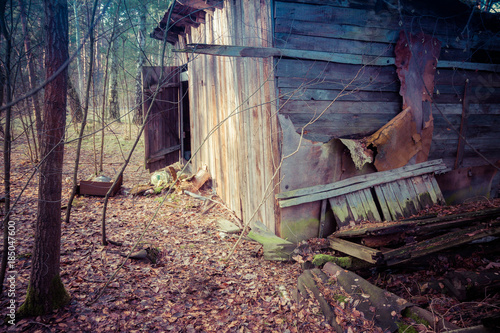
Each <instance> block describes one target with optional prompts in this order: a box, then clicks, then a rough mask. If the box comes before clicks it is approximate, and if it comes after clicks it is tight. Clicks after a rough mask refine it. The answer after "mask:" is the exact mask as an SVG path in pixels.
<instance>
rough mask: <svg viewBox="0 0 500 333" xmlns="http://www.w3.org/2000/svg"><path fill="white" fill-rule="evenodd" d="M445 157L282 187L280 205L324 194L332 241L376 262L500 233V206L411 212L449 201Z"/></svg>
mask: <svg viewBox="0 0 500 333" xmlns="http://www.w3.org/2000/svg"><path fill="white" fill-rule="evenodd" d="M445 170H446V166H445V165H444V164H443V162H442V161H441V160H435V161H428V162H424V163H419V164H415V165H409V166H404V167H402V168H398V169H393V170H390V171H384V172H377V173H373V174H368V175H363V176H358V177H353V178H349V179H345V180H342V181H339V182H336V183H333V184H327V185H320V186H314V187H309V188H304V189H297V190H293V191H288V192H284V193H280V194H278V195H277V198H278V199H280V202H279V204H280V207H290V206H293V205H298V204H302V203H306V202H313V201H318V200H321V201H322V202H323V205H322V213H321V215H322V216H321V218H320V235H319V236H320V237H322V236H323V235H322V232H321V230H322V229H323V227H324V223H325V221H324V220H325V217H324V216H325V210H326V207H327V203H329V204H330V207H331V209H332V211H333V215H334V216H335V220H336V223H337V227H336V229H337V232H335V233H334V234H333V235H331V236H329V237H328V239H329V242H330V247H331V248H332V249H334V250H337V251H339V252H343V253H345V254H348V255H351V256H353V257H356V258H359V259H362V260H364V261H366V262H368V263H371V264H377V265H389V266H390V265H395V264H399V263H403V262H406V261H409V260H412V259H414V258H417V257H421V256H424V255H427V254H431V253H434V252H437V251H440V250H444V249H446V248H449V247H452V246H457V245H461V244H465V243H468V242H471V241H473V240H477V239H481V238H484V237H486V236H492V235H496V234H500V220H499V219H496V218H497V217H499V216H500V209H498V208H495V209H489V210H483V211H478V212H472V213H465V214H454V215H448V216H441V217H438V216H436V215H434V216H430V217H429V216H427V217H424V218H422V217H419V218H411V219H410V217H411V216H414V215H415V214H416V213H418V212H421V211H422V210H424V209H425V208H428V207H430V206H433V205H435V204H439V205H444V204H445V201H444V198H443V195H442V193H441V190H440V189H439V186H438V184H437V182H436V180H435V178H434V173H435V172H444V171H445Z"/></svg>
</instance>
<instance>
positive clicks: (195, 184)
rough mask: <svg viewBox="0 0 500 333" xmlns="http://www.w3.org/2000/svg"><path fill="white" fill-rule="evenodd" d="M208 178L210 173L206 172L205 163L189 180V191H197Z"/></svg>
mask: <svg viewBox="0 0 500 333" xmlns="http://www.w3.org/2000/svg"><path fill="white" fill-rule="evenodd" d="M209 179H210V173H208V170H207V167H206V165H205V166H204V167H202V168H200V170H198V172H197V173H196V174H195V175H194V177H193V179H192V180H191V191H192V192H196V191H198V190H199V189H200V188H201V187H202V186H203V185H205V183H206V182H207V181H208V180H209Z"/></svg>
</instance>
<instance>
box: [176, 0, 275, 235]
mask: <svg viewBox="0 0 500 333" xmlns="http://www.w3.org/2000/svg"><path fill="white" fill-rule="evenodd" d="M185 3H186V4H187V5H189V1H185ZM271 8H272V7H271V3H270V1H269V0H265V1H245V0H236V1H224V2H223V8H221V9H215V10H206V15H205V23H204V24H201V25H199V26H198V27H191V28H188V29H187V30H186V34H185V35H184V36H182V35H181V36H180V38H179V42H178V43H177V45H176V47H179V48H182V47H184V46H185V45H186V44H197V43H206V44H222V45H240V46H259V47H269V46H272V30H271V21H270V20H271ZM178 56H179V57H180V58H179V61H178V62H179V64H181V63H187V64H188V72H189V90H188V92H189V102H190V111H191V112H190V117H191V138H192V153H193V154H195V153H196V155H195V157H194V166H195V168H198V167H200V166H201V165H202V164H207V165H208V169H209V172H210V173H211V175H212V177H213V179H214V181H215V187H216V190H217V194H218V195H219V196H220V197H221V198H222V200H223V201H224V202H225V203H226V204H227V205H228V206H229V207H230V208H231V209H232V210H234V211H235V212H236V214H237V215H238V216H240V217H241V218H242V219H243V220H244V221H245V222H249V221H250V220H251V219H252V218H253V221H255V220H260V221H262V222H263V223H264V224H265V225H267V226H268V227H269V228H270V229H271V230H273V231H275V230H276V229H277V228H278V224H279V220H278V218H277V210H276V209H277V208H276V205H275V201H274V194H275V191H276V186H275V185H276V184H277V182H278V180H279V178H278V177H274V173H275V170H276V168H277V166H278V164H279V148H278V140H277V137H278V124H277V117H276V106H275V105H276V100H275V98H274V96H275V85H274V72H273V61H272V58H267V59H254V58H236V57H234V58H233V57H216V56H210V55H196V54H187V55H183V56H182V55H178ZM198 149H199V151H197V150H198Z"/></svg>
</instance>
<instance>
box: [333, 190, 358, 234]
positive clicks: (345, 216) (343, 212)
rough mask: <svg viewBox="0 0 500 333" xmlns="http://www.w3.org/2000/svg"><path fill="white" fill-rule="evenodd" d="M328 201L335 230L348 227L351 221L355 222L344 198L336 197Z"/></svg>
mask: <svg viewBox="0 0 500 333" xmlns="http://www.w3.org/2000/svg"><path fill="white" fill-rule="evenodd" d="M328 200H329V201H330V206H331V207H332V211H333V215H334V216H335V220H336V221H337V230H338V229H340V228H342V227H347V226H349V225H350V223H351V221H354V220H355V219H354V216H353V215H352V213H351V210H350V209H349V206H348V205H347V200H346V198H345V197H344V196H338V197H334V198H330V199H328Z"/></svg>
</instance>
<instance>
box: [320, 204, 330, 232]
mask: <svg viewBox="0 0 500 333" xmlns="http://www.w3.org/2000/svg"><path fill="white" fill-rule="evenodd" d="M327 205H328V200H322V201H321V213H320V217H319V232H318V238H323V237H325V223H326V206H327Z"/></svg>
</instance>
